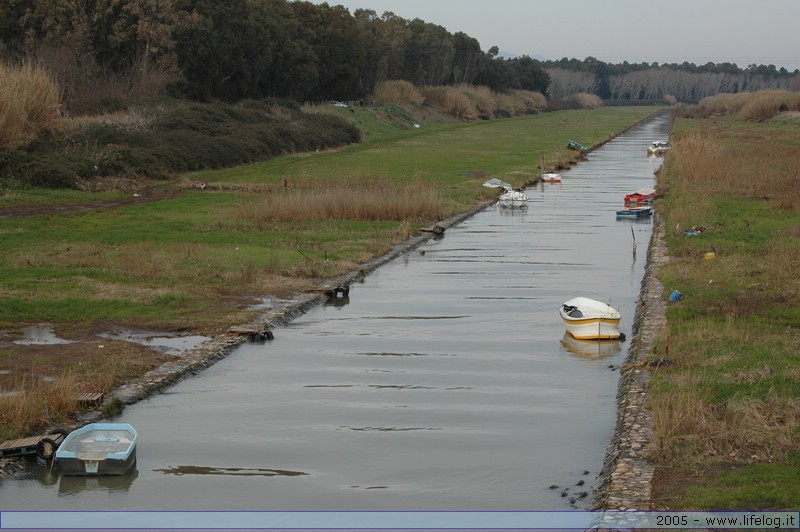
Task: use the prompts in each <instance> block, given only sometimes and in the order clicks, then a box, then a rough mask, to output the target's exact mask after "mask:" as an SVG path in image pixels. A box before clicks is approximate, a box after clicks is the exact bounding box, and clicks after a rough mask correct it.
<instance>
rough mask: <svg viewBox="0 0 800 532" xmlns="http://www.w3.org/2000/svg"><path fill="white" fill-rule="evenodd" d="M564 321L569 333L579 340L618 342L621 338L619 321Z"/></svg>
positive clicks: (598, 319)
mask: <svg viewBox="0 0 800 532" xmlns="http://www.w3.org/2000/svg"><path fill="white" fill-rule="evenodd" d="M563 321H564V325H566V326H567V332H568V333H569V334H570V335H571V336H572V337H573V338H577V339H578V340H616V339H617V338H619V336H620V332H619V322H620V320H618V319H610V318H590V319H586V320H567V319H564V320H563Z"/></svg>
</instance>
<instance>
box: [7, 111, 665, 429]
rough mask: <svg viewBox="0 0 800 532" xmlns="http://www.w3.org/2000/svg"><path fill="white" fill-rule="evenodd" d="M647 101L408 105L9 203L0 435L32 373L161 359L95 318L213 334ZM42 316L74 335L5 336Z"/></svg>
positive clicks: (570, 158) (80, 371)
mask: <svg viewBox="0 0 800 532" xmlns="http://www.w3.org/2000/svg"><path fill="white" fill-rule="evenodd" d="M652 111H653V108H614V109H596V110H591V111H588V110H584V111H562V112H555V113H546V114H541V115H535V116H527V117H522V118H514V119H507V120H493V121H482V122H475V123H453V122H447V121H443V122H435V121H433V120H430V121H425V120H424V118H425V117H424V116H422V117H415V120H417V122H416V123H419V124H420V125H421V127H419V128H415V127H413V125H412V127H408V126H407V124H405V125H403V127H394V128H391V129H389V130H387V131H386V132H385V133H384V134H371V135H366V136H365V137H366V138H365V141H364V142H363V143H361V144H355V145H351V146H348V147H345V148H341V149H339V150H335V151H320V152H309V153H303V154H297V155H290V156H283V157H279V158H275V159H272V160H270V161H268V162H264V163H257V164H252V165H247V166H241V167H236V168H229V169H223V170H214V171H204V172H197V173H190V174H185V175H182V176H180V178H179V179H178V180H177V182H178V185H177V187H176V188H175V190H173V194H171V195H168V196H166V197H165V198H164V199H161V200H160V201H153V202H143V203H135V204H130V205H121V206H117V207H115V208H99V209H88V208H87V209H78V210H72V211H65V212H61V211H57V210H55V211H52V212H44V213H41V214H38V215H35V216H23V217H20V216H16V217H8V218H3V219H0V234H2V238H0V268H2V270H3V277H2V280H0V342H3V344H2V345H3V347H2V348H0V369H6V370H7V371H4V372H2V373H1V374H0V386H2V388H0V389H1V390H2V391H5V392H9V391H17V392H22V393H19V394H18V395H15V396H3V397H0V438H3V437H11V436H14V435H19V434H21V433H26V432H30V431H32V430H35V429H36V427H38V426H40V425H42V424H44V422H43V421H42V420H41V418H40V417H30V418H29V419H28V418H26V419H23V420H22V421H19V420H12V419H10V417H11V416H12V414H11V413H12V412H16V411H23V412H24V411H25V410H24V409H23V408H21V407H19V406H18V405H19V404H20V403H24V402H25V401H26V397H28V394H29V393H30V394H34V393H35V392H36V390H35V388H37V386H44V387H47V386H51V385H54V384H53V382H57V381H59V380H61V379H62V378H66V377H67V376H70V377H72V378H73V381H72V382H74V386H75V387H79V388H81V389H85V388H86V387H93V388H99V391H108V390H109V389H110V388H111V387H113V386H114V385H118V384H119V383H120V382H123V381H124V380H125V379H127V378H130V376H131V375H132V374H135V373H136V372H137V371H138V372H143V371H146V370H147V369H148V368H150V367H152V366H153V365H155V364H158V363H159V360H160V359H159V357H158V355H157V354H156V353H153V352H147V350H145V349H142V348H141V346H135V345H133V344H129V343H127V342H121V341H113V340H108V339H98V337H97V334H98V333H101V332H108V331H110V330H119V329H123V328H133V329H139V330H155V331H181V332H184V333H197V334H214V333H218V332H221V331H226V330H227V329H228V328H229V327H230V326H231V325H236V324H241V323H246V322H249V321H251V320H252V319H254V318H255V317H256V315H257V314H258V313H259V312H262V311H256V310H250V307H251V306H252V305H253V304H254V303H258V302H260V301H261V300H262V298H268V297H271V296H272V297H288V296H291V295H292V294H295V293H297V292H301V291H304V290H309V289H313V288H316V287H319V286H320V285H321V284H322V283H324V281H325V279H329V278H332V277H336V276H339V275H342V274H344V273H349V272H352V271H354V270H356V269H357V268H358V266H359V265H360V264H362V263H364V262H366V261H368V260H369V259H371V258H373V257H376V256H379V255H382V254H384V253H385V252H386V251H388V250H389V249H390V248H391V247H392V246H393V245H394V244H396V243H398V242H401V241H404V240H406V239H407V238H408V237H409V236H411V235H416V234H419V232H420V228H422V227H425V226H427V225H431V224H432V223H435V222H436V221H438V220H441V219H444V218H446V217H449V216H450V215H452V214H454V213H457V212H464V211H466V210H468V209H470V208H471V207H473V206H474V205H475V204H476V203H477V202H479V201H482V200H486V199H490V198H492V197H493V196H494V195H495V194H496V193H497V192H496V191H493V190H490V189H487V188H485V187H482V186H481V184H482V183H483V182H484V181H485V180H486V179H488V178H490V177H500V178H502V179H504V180H506V181H509V182H511V183H513V184H522V183H524V182H526V181H529V180H531V179H533V178H535V177H537V176H538V175H539V173H540V169H539V168H538V165H539V161H540V159H541V157H544V158H545V160H546V161H548V164H552V165H554V166H555V165H562V166H563V165H569V164H572V163H573V162H574V161H575V160H576V154H575V152H572V151H569V150H567V149H566V148H565V143H566V139H575V140H577V141H579V142H581V143H582V144H585V145H593V144H597V143H600V142H603V141H605V140H607V139H609V138H610V137H611V136H613V135H614V134H616V133H619V132H620V131H622V130H624V129H625V128H627V127H629V126H631V125H633V124H634V123H636V122H638V121H639V120H641V119H642V118H644V117H645V116H647V115H648V114H650V113H651V112H652ZM325 112H336V113H340V114H341V115H342V118H344V119H347V120H352V121H353V123H360V124H362V125H363V126H364V127H365V128H368V129H370V130H371V131H373V132H375V131H378V129H379V128H378V124H379V122H380V121H381V120H384V118H382V117H381V116H379V115H377V114H374V113H372V114H370V112H369V111H368V110H361V109H350V108H342V109H334V110H330V109H329V110H327V111H325ZM59 194H61V192H58V191H48V192H46V193H43V192H41V191H39V190H38V189H22V190H18V191H15V196H14V198H13V204H14V205H15V206H17V207H22V206H26V205H30V204H35V205H37V206H42V205H43V204H47V200H49V201H50V202H51V204H52V206H54V207H58V206H60V205H61V204H60V203H59V198H60V196H59ZM63 197H64V198H66V199H65V201H64V203H65V204H74V203H75V202H79V203H80V201H81V196H79V195H76V192H75V191H74V190H71V191H64V192H63ZM83 198H84V200H85V201H87V202H89V201H91V200H92V199H93V198H94V196H93V195H92V193H84V196H83ZM102 199H104V201H105V200H106V199H108V198H106V196H103V197H102ZM112 199H113V198H112ZM41 322H48V323H52V324H53V325H54V330H55V333H56V334H57V335H58V336H60V337H61V338H65V339H68V340H72V341H73V343H71V344H64V345H56V346H44V347H43V346H25V345H18V344H13V343H11V342H10V340H13V339H17V338H19V337H21V336H22V329H23V327H25V326H26V325H29V324H31V323H41ZM101 346H102V347H101ZM45 347H47V348H49V349H45ZM54 352H57V353H58V356H54V355H53V353H54ZM98 353H104V355H103V356H98ZM82 357H85V358H84V359H83V361H82ZM92 357H94V358H92ZM89 360H91V364H87V361H89ZM112 360H117V362H114V363H110V362H109V361H112ZM132 361H135V362H136V364H135V365H133V364H131V363H129V362H132ZM106 363H109V365H107V366H102V369H100V370H99V372H100V373H104V374H106V375H110V378H104V379H103V380H102V382H100V380H99V379H98V378H97V377H93V376H92V374H90V373H88V371H87V369H88V368H91V369H92V371H96V370H98V367H99V365H100V364H106ZM23 383H27V384H23ZM34 384H36V386H34ZM42 395H43V396H44V397H47V396H48V394H46V393H45V394H42ZM39 409H40V410H43V411H47V412H49V413H50V414H51V417H53V418H56V419H58V418H63V417H65V416H66V417H68V416H69V415H70V412H72V410H71V409H69V408H66V409H65V407H64V406H63V404H61V403H59V404H58V405H45V406H41V407H39Z"/></svg>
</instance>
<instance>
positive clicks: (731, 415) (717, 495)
mask: <svg viewBox="0 0 800 532" xmlns="http://www.w3.org/2000/svg"><path fill="white" fill-rule="evenodd" d="M798 127H800V118H799V117H798V116H797V115H796V114H791V113H784V114H779V115H777V116H775V117H774V118H771V119H769V120H765V121H761V122H752V121H749V120H748V117H747V116H742V115H735V116H715V117H710V118H705V119H683V118H682V119H678V120H677V122H676V128H675V134H674V137H673V148H672V150H671V151H670V153H669V154H668V156H667V157H666V162H665V167H664V169H663V171H662V172H661V175H660V178H659V189H660V193H661V195H662V197H661V199H659V200H658V207H657V208H658V212H659V214H660V215H661V216H665V217H666V228H667V231H666V238H667V245H668V249H669V253H670V256H671V261H670V263H669V265H668V266H666V267H665V268H664V269H663V270H662V274H661V276H662V279H663V281H664V287H665V292H666V293H667V294H669V293H670V292H672V290H674V289H677V290H679V291H680V292H681V293H682V297H681V299H680V300H679V301H677V302H675V303H670V304H669V306H668V311H667V312H668V315H667V318H668V336H667V337H666V338H662V339H661V342H660V344H661V345H660V348H659V352H658V353H654V354H653V356H654V357H658V356H665V353H666V351H667V348H668V358H669V360H670V362H671V364H670V365H669V366H666V367H660V368H659V369H658V371H656V372H655V374H654V376H653V379H652V381H651V385H650V404H651V407H652V410H653V415H654V420H655V434H654V437H653V442H652V444H653V446H652V453H653V458H654V461H655V462H656V464H657V465H658V466H659V467H658V469H657V472H656V478H655V482H654V499H655V500H654V503H655V504H656V506H657V507H663V508H674V509H750V510H755V509H786V510H788V509H796V508H798V507H800V467H798V466H799V465H800V364H798V354H797V346H798V345H800V328H798V324H800V305H798V301H800V283H799V282H798V280H797V264H798V263H799V262H800V196H798V194H797V190H800V137H798V135H797V131H798ZM665 295H666V294H665Z"/></svg>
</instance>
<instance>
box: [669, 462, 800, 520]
mask: <svg viewBox="0 0 800 532" xmlns="http://www.w3.org/2000/svg"><path fill="white" fill-rule="evenodd" d="M799 499H800V454H795V455H793V456H791V457H790V458H789V459H788V460H787V461H785V462H781V463H772V464H770V463H765V464H754V465H749V466H730V467H727V468H723V469H721V470H719V471H717V472H715V473H713V474H712V477H711V478H710V479H708V483H707V484H706V485H704V486H702V487H700V486H696V487H692V488H690V489H689V490H688V492H687V494H686V503H685V504H690V505H692V506H689V507H683V508H690V507H691V508H697V509H708V510H712V509H713V510H751V509H754V508H757V509H759V510H784V509H787V510H788V509H797V501H798V500H799Z"/></svg>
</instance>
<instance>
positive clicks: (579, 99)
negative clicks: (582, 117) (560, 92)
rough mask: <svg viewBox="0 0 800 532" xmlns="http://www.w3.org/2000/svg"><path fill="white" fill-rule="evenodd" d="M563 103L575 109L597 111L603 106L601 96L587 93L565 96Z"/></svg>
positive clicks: (562, 99)
mask: <svg viewBox="0 0 800 532" xmlns="http://www.w3.org/2000/svg"><path fill="white" fill-rule="evenodd" d="M561 101H562V102H564V103H565V104H567V105H569V106H570V107H574V108H575V109H597V108H598V107H600V106H601V105H603V100H602V99H601V98H600V97H599V96H597V95H596V94H588V93H586V92H579V93H577V94H571V95H569V96H564V97H563V98H561Z"/></svg>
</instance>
